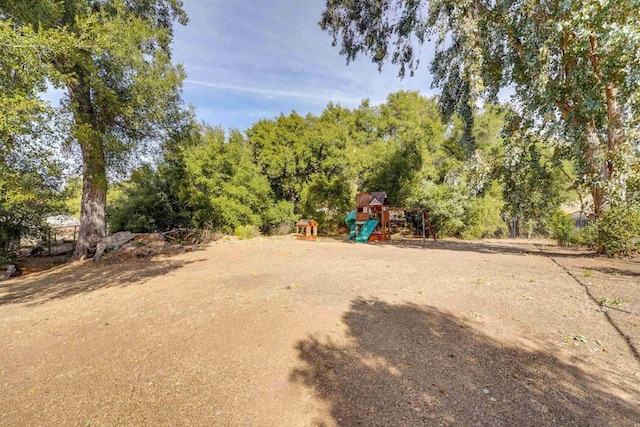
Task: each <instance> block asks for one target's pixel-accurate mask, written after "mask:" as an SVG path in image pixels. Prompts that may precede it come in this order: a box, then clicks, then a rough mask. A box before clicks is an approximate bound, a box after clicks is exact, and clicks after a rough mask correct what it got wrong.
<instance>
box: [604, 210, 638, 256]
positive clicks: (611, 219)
mask: <svg viewBox="0 0 640 427" xmlns="http://www.w3.org/2000/svg"><path fill="white" fill-rule="evenodd" d="M597 227H598V243H597V249H598V252H600V253H604V254H606V255H607V256H615V255H631V254H634V253H638V252H640V206H638V205H632V206H612V207H611V208H610V209H608V210H607V211H606V212H604V213H603V215H602V216H601V217H600V218H599V219H598V221H597Z"/></svg>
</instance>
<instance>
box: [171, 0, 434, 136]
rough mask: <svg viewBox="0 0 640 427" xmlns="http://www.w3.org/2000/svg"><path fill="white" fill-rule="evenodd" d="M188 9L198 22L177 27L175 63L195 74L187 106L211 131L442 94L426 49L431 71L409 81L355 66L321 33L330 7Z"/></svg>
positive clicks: (363, 61) (244, 4)
mask: <svg viewBox="0 0 640 427" xmlns="http://www.w3.org/2000/svg"><path fill="white" fill-rule="evenodd" d="M184 8H185V10H186V12H187V14H188V15H189V18H190V22H189V24H188V25H187V26H181V25H179V24H178V25H177V26H176V28H175V36H174V43H173V49H172V50H173V59H174V61H175V62H178V63H181V64H182V65H183V66H184V68H185V70H186V72H187V79H186V80H185V82H184V100H185V102H186V103H187V104H191V105H193V106H195V107H196V109H197V116H198V118H199V119H200V120H202V121H204V122H206V123H208V124H211V125H220V126H222V127H223V128H225V129H229V128H237V129H241V130H244V129H247V128H248V127H250V126H251V125H252V124H253V123H255V122H257V121H258V120H260V119H262V118H266V119H273V118H275V117H277V116H279V115H280V114H281V113H284V114H289V113H290V112H291V111H296V112H297V113H298V114H301V115H305V114H307V113H313V114H319V113H321V112H322V110H323V109H324V108H325V107H326V105H327V104H328V103H329V102H332V103H334V104H340V105H342V106H344V107H348V108H355V107H357V106H358V105H360V102H361V101H362V100H363V99H369V100H370V101H371V102H372V103H373V104H374V105H375V104H379V103H381V102H384V101H385V99H386V97H387V95H388V94H389V93H392V92H395V91H398V90H419V91H420V92H421V93H423V94H426V95H429V94H433V93H434V92H433V91H432V90H431V89H430V87H431V79H430V77H429V73H428V69H427V68H428V67H427V66H426V64H428V63H429V61H430V59H431V58H430V52H428V51H427V49H425V48H424V47H423V49H422V50H423V51H422V55H421V57H422V64H423V66H422V67H421V68H420V69H419V70H418V71H417V72H416V75H415V76H414V77H408V76H407V77H405V78H404V79H403V80H401V79H400V78H399V77H398V69H397V67H394V66H393V65H391V64H388V65H387V66H385V67H384V68H383V71H382V73H379V72H378V68H377V65H376V64H373V63H372V62H371V61H370V59H369V58H367V57H361V58H358V59H357V60H356V61H355V62H354V63H351V64H349V65H348V66H347V64H346V60H345V57H343V56H341V55H340V54H339V48H338V47H332V46H331V36H330V35H329V34H327V33H324V32H323V31H322V30H321V29H320V27H319V26H318V21H319V20H320V15H321V13H322V10H323V9H324V0H272V1H265V0H244V1H228V0H184Z"/></svg>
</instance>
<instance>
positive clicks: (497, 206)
mask: <svg viewBox="0 0 640 427" xmlns="http://www.w3.org/2000/svg"><path fill="white" fill-rule="evenodd" d="M494 187H495V188H496V190H495V191H490V192H489V193H488V194H487V195H485V197H478V198H475V199H472V200H471V203H470V206H469V208H468V209H467V211H466V212H465V223H466V227H465V229H464V230H463V231H462V233H461V234H460V237H462V238H463V239H482V238H487V237H489V238H490V237H500V236H503V235H506V234H507V232H508V227H507V224H506V223H505V222H504V219H503V218H502V215H501V210H502V206H503V204H504V203H503V202H502V199H501V198H500V196H499V194H500V193H499V190H497V188H498V187H497V186H494Z"/></svg>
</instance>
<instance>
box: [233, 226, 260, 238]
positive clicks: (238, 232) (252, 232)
mask: <svg viewBox="0 0 640 427" xmlns="http://www.w3.org/2000/svg"><path fill="white" fill-rule="evenodd" d="M233 234H234V235H235V236H236V237H237V238H238V239H239V240H249V239H253V238H254V237H258V236H259V233H258V230H256V228H255V227H252V226H251V225H238V226H237V227H236V228H235V229H234V230H233Z"/></svg>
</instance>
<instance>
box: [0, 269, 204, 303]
mask: <svg viewBox="0 0 640 427" xmlns="http://www.w3.org/2000/svg"><path fill="white" fill-rule="evenodd" d="M200 261H205V260H202V259H201V260H196V261H184V260H180V261H178V260H174V259H171V258H154V259H152V260H149V259H142V260H130V261H128V262H122V263H119V264H113V263H112V264H109V263H98V264H97V263H95V262H93V261H83V262H80V263H73V264H68V265H65V266H61V267H59V268H57V269H55V270H53V271H48V272H43V273H34V274H30V275H27V276H23V277H20V278H17V279H13V280H9V281H6V282H0V306H1V305H4V304H21V303H27V304H29V305H38V304H43V303H46V302H47V301H52V300H56V299H63V298H67V297H71V296H74V295H78V294H84V293H87V292H92V291H95V290H98V289H106V288H111V287H114V286H121V287H124V286H128V285H131V284H134V283H138V282H140V281H143V280H147V279H150V278H153V277H157V276H162V275H164V274H167V273H169V272H171V271H173V270H177V269H179V268H182V267H184V266H186V265H188V264H192V263H194V262H200Z"/></svg>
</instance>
